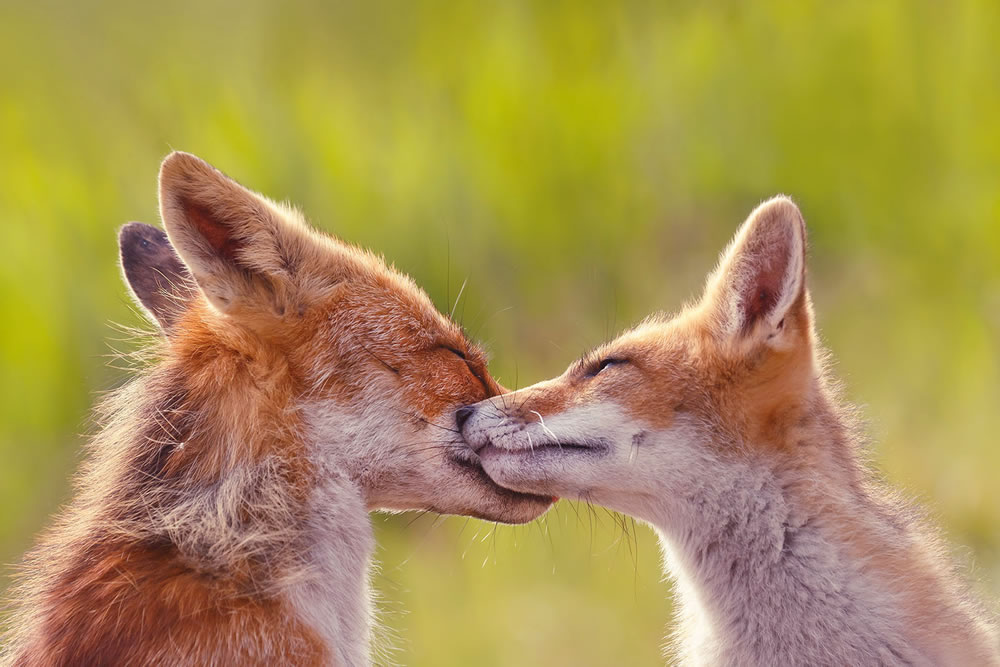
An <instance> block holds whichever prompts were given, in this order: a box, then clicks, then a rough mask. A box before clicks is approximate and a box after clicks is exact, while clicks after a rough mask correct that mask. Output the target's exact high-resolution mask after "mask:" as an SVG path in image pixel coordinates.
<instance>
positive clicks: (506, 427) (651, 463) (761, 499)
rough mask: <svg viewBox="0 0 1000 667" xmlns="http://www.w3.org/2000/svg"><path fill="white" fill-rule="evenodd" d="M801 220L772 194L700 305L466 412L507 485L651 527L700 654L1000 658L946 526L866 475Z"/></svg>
mask: <svg viewBox="0 0 1000 667" xmlns="http://www.w3.org/2000/svg"><path fill="white" fill-rule="evenodd" d="M816 350H817V345H816V341H815V335H814V331H813V318H812V308H811V304H810V299H809V295H808V292H807V290H806V287H805V226H804V223H803V220H802V217H801V215H800V213H799V211H798V208H797V207H796V206H795V205H794V204H793V203H792V202H791V201H790V200H789V199H787V198H784V197H778V198H775V199H772V200H770V201H768V202H765V203H764V204H762V205H761V206H759V207H758V208H757V209H756V210H755V211H754V212H753V213H752V214H751V215H750V217H749V219H748V220H747V221H746V223H745V224H744V225H743V226H742V228H741V229H740V231H739V232H738V234H737V235H736V238H735V239H734V240H733V242H732V243H731V244H730V246H729V248H728V249H727V250H726V251H725V252H724V253H723V255H722V259H721V261H720V264H719V266H718V268H717V269H716V271H715V272H714V273H713V274H712V276H711V277H710V278H709V280H708V284H707V287H706V289H705V292H704V296H703V297H702V299H701V300H700V302H698V303H696V304H694V305H692V306H689V307H687V308H685V309H684V310H683V311H682V312H681V313H680V314H679V315H677V316H676V317H673V318H667V317H663V316H655V317H652V318H650V319H648V320H647V321H646V322H644V323H642V324H640V325H639V326H637V327H636V328H635V329H633V330H631V331H629V332H627V333H625V334H624V335H622V336H621V337H620V338H618V339H617V340H614V341H611V342H609V343H607V344H605V345H603V346H601V347H600V348H598V349H597V350H595V351H594V352H592V353H590V354H588V355H586V356H585V357H584V358H583V359H581V360H579V361H577V362H576V363H574V364H572V365H571V366H570V367H569V368H568V369H567V370H566V372H565V373H563V374H562V375H561V376H560V377H557V378H555V379H552V380H548V381H545V382H541V383H538V384H536V385H534V386H531V387H528V388H526V389H522V390H520V391H517V392H514V393H511V394H505V395H501V396H496V397H493V398H490V399H487V400H485V401H483V402H481V403H479V404H478V405H475V406H470V407H469V408H467V409H465V410H463V411H461V412H460V414H459V421H460V422H461V423H462V431H463V434H464V436H465V438H466V440H467V442H468V443H469V445H470V448H471V449H473V451H475V452H476V453H477V455H478V456H479V457H480V460H481V461H482V465H483V468H484V469H485V470H486V472H487V473H488V474H489V475H490V476H491V477H492V478H493V479H494V480H496V481H497V482H498V483H500V484H502V485H503V486H507V487H509V488H511V489H515V490H518V491H522V492H526V493H538V494H551V495H554V496H562V497H571V498H579V499H583V500H586V501H590V502H594V503H597V504H601V505H605V506H607V507H610V508H613V509H617V510H620V511H623V512H626V513H628V514H631V515H632V516H635V517H637V518H640V519H644V520H646V521H648V522H649V523H650V524H652V525H653V526H654V527H655V528H656V529H657V530H658V532H659V534H660V537H661V544H662V546H663V551H664V556H665V567H666V569H667V570H668V572H669V573H670V574H671V575H672V576H673V577H674V578H675V580H676V581H677V590H678V592H679V598H680V599H679V602H680V604H679V605H678V608H679V624H678V625H679V631H678V635H677V638H676V639H677V641H676V642H675V645H674V646H673V647H672V649H673V650H674V652H675V653H676V654H677V657H678V658H679V659H680V660H682V661H683V662H691V663H695V664H871V663H873V662H878V663H879V664H883V663H884V664H1000V654H998V652H997V640H996V635H995V629H994V628H993V624H992V622H991V621H990V620H989V617H988V615H987V614H985V613H983V612H982V611H981V609H980V607H979V605H978V604H977V603H975V602H974V601H973V600H972V598H971V597H970V596H969V595H968V593H967V592H966V587H965V585H964V584H963V582H961V581H960V580H959V578H958V577H955V576H954V574H953V567H952V565H951V564H950V562H949V559H948V558H947V557H946V556H944V555H943V549H941V548H940V547H939V546H938V540H937V537H936V536H935V535H933V533H932V532H930V531H929V530H928V529H926V528H925V527H924V526H923V525H922V523H921V522H920V521H919V520H916V519H914V515H913V513H912V511H910V510H909V509H908V508H906V507H905V504H901V503H900V502H899V501H898V500H896V499H895V498H894V497H893V496H892V495H891V493H889V492H887V491H885V490H883V489H882V488H881V487H880V485H878V484H877V483H875V482H873V481H872V479H871V475H870V474H869V473H868V472H867V470H866V469H865V466H864V464H863V462H862V456H861V455H860V454H859V453H858V449H859V447H858V444H857V438H856V437H855V436H854V432H855V430H856V427H855V426H854V419H853V417H852V415H851V414H850V412H849V411H848V410H846V409H844V408H842V407H839V405H838V403H837V400H836V396H835V392H834V391H833V390H832V389H831V388H830V383H829V381H828V380H827V379H826V378H825V377H824V374H823V370H822V363H821V359H820V358H819V354H818V353H817V351H816Z"/></svg>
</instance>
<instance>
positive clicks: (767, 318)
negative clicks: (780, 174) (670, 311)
mask: <svg viewBox="0 0 1000 667" xmlns="http://www.w3.org/2000/svg"><path fill="white" fill-rule="evenodd" d="M805 251H806V232H805V222H804V221H803V219H802V214H801V213H800V212H799V209H798V207H797V206H796V205H795V204H794V203H793V202H792V200H791V199H789V198H788V197H783V196H779V197H774V198H773V199H770V200H768V201H766V202H764V203H763V204H761V205H760V206H758V207H757V208H756V209H755V210H754V211H753V213H751V214H750V217H749V218H747V220H746V222H744V223H743V226H742V227H741V228H740V230H739V232H737V234H736V237H735V238H734V239H733V240H732V242H731V243H730V244H729V247H728V248H727V249H726V250H725V252H723V254H722V258H721V260H720V262H719V266H718V268H717V269H716V270H715V272H714V273H713V274H712V276H711V277H710V278H709V281H708V286H707V288H706V290H705V299H704V301H705V302H706V303H707V304H708V308H709V312H710V313H711V317H712V326H713V329H714V330H715V331H716V332H718V333H720V334H721V335H722V336H723V337H730V338H740V339H745V338H761V339H762V340H766V341H769V342H772V343H776V342H778V341H779V340H780V339H781V338H783V337H784V336H786V335H787V334H788V332H789V330H792V329H795V330H801V329H803V328H804V327H808V326H810V323H809V317H810V315H809V306H808V303H807V301H808V299H807V298H806V288H805V266H806V259H805Z"/></svg>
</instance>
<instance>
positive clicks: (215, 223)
mask: <svg viewBox="0 0 1000 667" xmlns="http://www.w3.org/2000/svg"><path fill="white" fill-rule="evenodd" d="M160 215H161V216H162V218H163V224H164V226H165V227H166V229H167V235H168V236H169V237H170V241H171V243H172V244H173V246H174V248H175V249H176V250H177V254H178V255H180V258H181V260H183V262H184V264H185V265H187V267H188V269H189V270H190V272H191V275H192V277H193V278H194V280H195V282H196V283H197V285H198V287H199V288H200V289H201V291H202V293H203V294H204V295H205V297H207V299H208V301H209V302H210V303H211V304H212V305H213V306H214V307H215V308H216V309H217V310H219V311H221V312H223V313H226V314H229V315H233V316H240V315H249V316H253V315H260V314H262V313H266V314H270V315H276V316H279V317H280V316H281V315H283V314H284V313H285V311H286V309H288V307H289V306H292V305H293V304H294V302H295V301H296V300H297V298H298V296H299V295H298V294H297V289H296V272H297V270H298V269H299V268H300V267H301V266H302V265H303V264H304V263H305V259H306V255H307V253H308V252H309V248H310V247H312V246H313V244H314V243H315V241H314V240H313V239H312V238H311V236H310V234H309V231H308V230H307V229H305V226H304V225H303V224H302V223H300V222H298V221H297V220H296V219H294V215H293V214H291V213H290V212H289V211H286V210H284V209H283V208H281V207H280V206H278V205H276V204H274V203H273V202H271V201H270V200H268V199H266V198H264V197H262V196H261V195H258V194H257V193H255V192H252V191H250V190H248V189H246V188H244V187H243V186H242V185H240V184H238V183H236V182H235V181H233V180H232V179H230V178H229V177H228V176H226V175H224V174H223V173H222V172H220V171H218V170H217V169H215V168H214V167H212V166H211V165H210V164H208V163H207V162H204V161H203V160H201V159H199V158H197V157H195V156H194V155H190V154H188V153H180V152H175V153H171V154H170V155H168V156H167V158H166V159H165V160H164V161H163V164H162V165H161V167H160Z"/></svg>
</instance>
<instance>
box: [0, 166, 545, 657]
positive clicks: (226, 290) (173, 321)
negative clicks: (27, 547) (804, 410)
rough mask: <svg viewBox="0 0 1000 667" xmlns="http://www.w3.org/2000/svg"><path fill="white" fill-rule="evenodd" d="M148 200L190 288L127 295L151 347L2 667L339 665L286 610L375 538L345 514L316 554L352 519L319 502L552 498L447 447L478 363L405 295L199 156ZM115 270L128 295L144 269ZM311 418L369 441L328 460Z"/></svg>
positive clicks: (104, 421) (28, 575) (407, 285)
mask: <svg viewBox="0 0 1000 667" xmlns="http://www.w3.org/2000/svg"><path fill="white" fill-rule="evenodd" d="M160 198H161V206H162V215H163V218H164V222H165V225H166V227H167V231H168V234H169V236H170V242H171V244H172V245H173V247H174V248H175V249H176V251H177V255H179V256H180V259H181V260H183V262H184V267H185V270H186V271H189V272H190V275H189V276H186V277H184V276H180V275H179V274H178V273H177V272H176V271H174V272H173V273H172V274H171V275H172V276H174V280H175V281H180V282H184V283H185V284H184V285H183V286H182V285H175V287H176V289H175V292H174V293H173V294H168V295H163V294H155V295H151V291H150V290H149V289H145V286H141V287H142V289H140V290H138V291H137V294H138V295H140V298H143V297H145V298H146V299H148V301H149V303H145V302H144V305H148V306H149V307H150V310H151V312H152V314H153V315H154V316H155V317H163V318H164V321H166V322H168V323H169V325H170V326H169V328H167V329H165V331H166V333H167V337H166V338H165V339H164V340H162V341H161V342H160V343H159V345H158V346H157V348H156V350H155V356H156V357H157V361H156V362H155V363H154V364H153V365H152V366H151V367H150V368H149V369H148V370H146V371H144V372H142V373H141V374H140V375H139V376H138V377H136V378H135V379H133V380H132V381H131V382H129V383H128V384H127V385H126V386H125V387H123V388H122V389H120V390H118V391H117V392H115V393H113V394H112V395H111V396H110V397H109V398H108V400H107V401H106V403H105V405H104V406H103V408H102V410H101V420H100V426H101V428H100V431H99V433H98V434H97V435H96V437H95V438H94V440H93V441H92V443H91V445H90V456H89V458H88V462H87V464H86V465H85V467H84V470H83V472H82V473H81V475H80V476H79V478H78V492H77V496H76V498H75V500H74V502H73V503H72V504H71V505H70V506H69V507H68V508H66V509H65V510H64V511H62V512H61V513H60V515H59V516H58V517H57V519H56V522H55V526H54V527H53V528H52V529H51V530H50V531H48V532H47V533H46V535H44V536H43V537H42V539H41V540H40V541H39V543H38V545H37V546H36V547H35V549H34V550H33V551H32V552H31V554H29V556H28V557H27V559H26V561H25V565H24V566H23V568H22V575H21V577H20V586H19V589H18V592H17V600H16V612H15V614H16V616H15V617H14V619H13V621H14V622H13V627H12V628H11V630H10V632H9V633H8V635H7V637H6V640H5V646H4V649H3V653H2V657H3V662H4V663H9V664H15V665H57V664H110V663H113V664H144V665H145V664H148V665H155V664H162V665H166V664H180V663H183V664H265V663H269V664H277V663H280V664H288V663H295V664H329V663H335V662H337V660H338V658H337V656H338V655H340V653H339V651H341V650H342V649H343V647H342V646H338V645H336V641H337V640H335V639H331V637H330V636H328V635H322V633H320V632H319V631H318V630H317V628H315V627H310V625H309V623H307V622H306V620H304V618H303V616H302V614H301V611H302V609H301V605H302V604H305V603H303V602H301V600H300V601H299V602H297V603H296V604H298V605H299V606H295V605H293V604H292V602H291V600H292V599H293V597H294V595H293V592H294V591H298V590H300V589H301V588H302V586H306V585H314V584H316V585H320V586H321V585H322V584H323V582H322V581H317V577H321V576H322V577H326V576H328V575H329V574H330V573H329V571H328V570H322V569H317V568H318V567H319V566H318V565H317V563H316V559H317V558H319V556H318V555H317V553H318V551H317V550H318V549H320V547H323V548H330V549H338V548H345V549H353V550H354V551H352V552H351V553H352V554H353V553H354V552H355V551H358V552H359V553H362V556H363V557H366V556H367V551H365V549H367V547H365V544H367V541H368V540H370V539H371V536H370V532H371V529H370V526H369V525H368V523H367V517H366V516H364V515H362V517H354V519H353V520H354V523H353V524H350V525H349V526H345V527H344V528H343V530H344V531H345V533H346V534H345V535H343V536H338V534H337V533H336V531H334V538H335V539H343V540H344V541H345V546H344V547H339V546H338V545H337V544H330V545H323V544H317V540H318V539H334V538H329V537H318V535H320V534H319V533H317V529H316V528H315V525H314V524H316V523H317V522H322V520H323V515H324V514H326V513H327V512H333V511H339V512H344V511H346V510H344V508H342V507H331V508H323V507H320V508H315V507H313V506H311V505H310V502H316V501H314V500H313V499H314V498H322V497H323V496H317V495H316V494H317V489H320V488H321V487H323V485H325V484H329V483H331V482H336V483H338V484H342V485H346V486H345V487H344V488H347V489H348V491H345V492H343V493H347V494H348V500H350V498H351V497H353V496H352V495H351V494H355V493H356V495H357V497H358V501H357V504H358V505H359V506H360V508H361V509H360V511H361V512H362V513H364V511H365V509H366V508H367V509H373V508H377V507H391V508H397V509H408V508H419V509H436V510H439V511H442V512H461V513H466V514H474V515H478V516H483V517H487V518H490V519H493V520H501V521H525V520H529V519H531V518H534V516H537V515H538V514H539V513H540V512H541V511H544V509H545V508H546V507H547V506H548V504H549V502H548V500H544V499H539V498H535V497H532V496H525V495H522V494H517V493H514V492H510V491H507V490H505V489H501V488H500V487H497V486H496V485H495V484H493V483H492V482H491V481H490V480H489V479H488V478H487V477H486V476H485V475H484V474H483V473H482V471H481V469H478V472H477V469H476V468H475V466H474V462H472V463H465V467H464V468H463V467H461V466H459V465H458V464H457V463H455V460H453V459H452V458H449V457H450V456H451V453H450V452H451V451H452V450H453V449H456V450H459V451H460V453H463V454H464V447H456V445H455V443H452V442H450V441H448V440H447V438H453V435H452V434H453V433H454V432H455V430H454V428H455V427H454V418H453V416H452V413H453V412H454V410H456V409H457V408H458V407H460V406H462V405H465V404H467V403H472V402H475V401H478V400H481V399H484V398H487V397H489V396H493V395H496V394H497V393H498V392H499V391H500V388H499V386H498V385H497V384H496V382H495V381H494V380H493V379H492V378H491V377H490V375H489V373H488V372H487V370H486V359H485V356H484V354H483V352H482V351H481V350H480V349H479V348H478V347H477V346H476V345H474V344H472V343H471V342H470V341H469V340H468V339H467V338H466V336H465V335H464V333H463V332H462V330H461V328H460V327H459V326H457V325H456V324H454V323H453V322H451V321H450V320H449V319H448V318H446V317H445V316H443V315H442V314H441V313H439V312H438V311H437V310H436V309H435V308H434V307H433V305H432V303H431V301H430V300H429V299H428V298H427V296H426V295H425V294H424V293H423V292H422V291H421V290H420V289H419V288H418V287H417V286H416V285H415V284H414V283H413V282H412V281H411V280H410V279H409V278H407V277H406V276H403V275H401V274H400V273H398V272H396V271H394V270H393V269H391V268H389V267H387V266H386V265H385V264H384V263H383V261H382V260H381V259H379V258H378V257H376V256H374V255H373V254H371V253H369V252H366V251H363V250H359V249H357V248H354V247H351V246H349V245H347V244H344V243H342V242H340V241H337V240H335V239H332V238H329V237H326V236H323V235H321V234H319V233H317V232H315V231H313V230H312V229H310V228H309V227H308V226H307V225H306V224H305V223H304V221H303V220H302V219H301V216H300V215H299V214H298V213H296V212H295V211H292V210H291V209H288V208H287V207H282V206H278V205H276V204H273V203H271V202H270V201H268V200H266V199H264V198H263V197H260V196H259V195H256V194H255V193H252V192H250V191H248V190H246V189H244V188H242V186H239V185H238V184H236V183H235V182H234V181H231V180H229V179H228V178H227V177H225V176H223V175H222V174H221V173H220V172H218V171H216V170H215V169H213V168H212V167H210V166H209V165H207V164H205V163H203V162H201V161H200V160H198V159H197V158H194V157H193V156H189V155H185V154H176V153H175V154H173V155H171V156H170V157H168V158H167V160H165V162H164V164H163V167H162V170H161V178H160ZM139 231H141V230H139ZM135 232H136V229H135V228H133V229H132V231H131V232H130V233H132V234H133V236H134V233H135ZM147 236H148V238H147V241H148V240H150V239H152V240H154V241H155V240H156V239H155V238H154V236H155V234H152V235H147ZM132 240H134V239H132ZM140 240H141V239H140ZM123 243H124V241H123ZM147 247H148V246H147ZM136 248H139V246H136V247H132V246H131V245H130V246H128V247H126V246H125V245H123V261H125V260H126V259H129V258H138V260H143V259H144V258H145V257H146V255H131V254H130V255H128V256H127V257H126V253H135V252H138V251H137V249H136ZM161 250H162V249H161ZM160 254H161V255H163V256H169V257H170V258H171V261H173V262H176V258H175V256H174V254H173V253H172V252H167V253H165V254H164V253H162V252H161V253H160ZM127 266H128V268H129V269H130V271H129V276H128V278H129V280H133V279H138V278H136V276H137V275H138V274H139V273H141V272H142V271H143V270H147V271H152V270H155V269H156V267H155V266H154V267H145V266H143V265H142V261H136V262H135V263H134V265H127ZM139 277H140V278H141V276H139ZM188 282H190V283H192V284H187V283H188ZM152 284H155V285H158V286H160V285H162V282H154V283H152ZM192 285H196V286H197V288H196V289H194V288H193V287H192ZM154 296H155V297H156V298H155V299H154V298H153V297H154ZM164 296H169V297H171V298H168V299H164V298H163V297H164ZM171 299H173V301H171ZM174 302H176V304H175V305H171V306H170V307H169V308H170V309H169V312H167V311H166V310H164V308H166V306H164V304H166V303H174ZM175 311H176V312H175ZM161 323H162V322H161ZM318 410H326V411H327V412H329V411H333V412H334V413H335V414H337V415H339V418H341V419H344V420H346V422H345V423H348V424H355V423H356V424H361V425H365V424H368V423H374V424H375V426H373V427H368V426H364V428H377V429H379V430H375V431H366V432H362V433H361V434H360V435H359V436H357V438H356V439H355V440H352V441H351V442H349V443H344V444H345V445H350V448H349V447H346V446H344V447H341V448H340V449H337V448H332V449H331V447H332V445H331V444H330V443H328V442H326V441H317V440H316V437H317V436H316V435H315V433H316V429H317V428H318V427H317V424H316V423H315V422H316V421H317V419H319V418H318V417H316V413H317V411H318ZM324 414H325V413H324ZM366 420H367V421H366ZM320 421H321V420H320ZM449 423H451V426H450V427H449V426H447V424H449ZM321 425H322V424H321ZM361 427H362V426H359V428H361ZM385 429H388V432H387V433H383V430H385ZM337 435H338V434H337V433H336V432H333V433H326V432H322V430H321V436H322V438H327V437H333V438H335V437H336V436H337ZM366 439H372V440H373V441H374V440H378V441H379V442H381V443H382V444H380V445H378V447H380V449H375V450H369V449H366V447H368V445H367V444H366V442H365V440H366ZM431 442H439V443H440V444H437V445H435V446H433V447H431V446H429V443H431ZM462 460H463V461H464V460H465V459H462ZM470 466H471V467H470ZM351 489H356V491H353V490H351ZM317 512H318V514H317ZM335 516H336V515H335ZM352 516H353V515H352ZM329 533H330V531H329V530H327V533H323V535H327V534H329ZM359 533H360V534H359ZM344 558H346V556H344ZM366 566H367V562H365V563H363V564H361V566H359V569H358V573H357V577H356V578H357V579H361V578H363V577H364V567H366ZM334 574H337V573H336V572H335V573H334ZM355 583H356V586H357V590H358V592H357V593H356V594H352V595H353V597H350V599H351V600H356V601H357V604H359V605H360V604H363V602H364V595H365V594H364V582H362V581H356V582H354V583H352V586H354V584H355ZM333 593H336V591H333ZM295 595H299V594H297V593H296V594H295ZM301 597H302V595H299V598H301ZM296 599H298V598H296ZM310 599H311V598H310ZM341 604H342V603H341ZM365 613H366V612H365V610H364V609H361V610H359V611H358V612H357V613H356V614H355V616H354V617H352V618H355V617H357V618H360V617H363V616H364V614H365ZM317 614H318V616H319V617H321V618H325V614H326V612H325V611H324V610H322V609H321V610H320V611H318V612H317ZM354 632H355V633H361V632H362V631H361V630H360V629H357V630H355V631H354ZM342 639H343V640H344V641H349V642H351V643H356V644H366V639H364V638H362V637H359V636H356V635H353V636H344V637H342ZM363 650H364V646H362V648H361V649H359V650H358V651H357V652H355V653H353V654H351V655H353V656H354V657H352V658H343V659H344V660H349V661H352V662H354V661H357V660H360V658H359V656H358V653H359V652H360V651H363Z"/></svg>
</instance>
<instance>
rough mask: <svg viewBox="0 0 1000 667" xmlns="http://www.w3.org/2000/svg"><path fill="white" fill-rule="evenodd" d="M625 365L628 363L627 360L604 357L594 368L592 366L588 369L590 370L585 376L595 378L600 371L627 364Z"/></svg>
mask: <svg viewBox="0 0 1000 667" xmlns="http://www.w3.org/2000/svg"><path fill="white" fill-rule="evenodd" d="M627 363H628V359H618V358H616V357H606V358H604V359H601V360H600V361H599V362H597V365H596V366H592V367H591V368H590V370H588V371H587V376H588V377H596V376H597V375H599V374H600V373H601V372H602V371H604V369H606V368H608V367H609V366H621V365H623V364H627Z"/></svg>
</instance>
